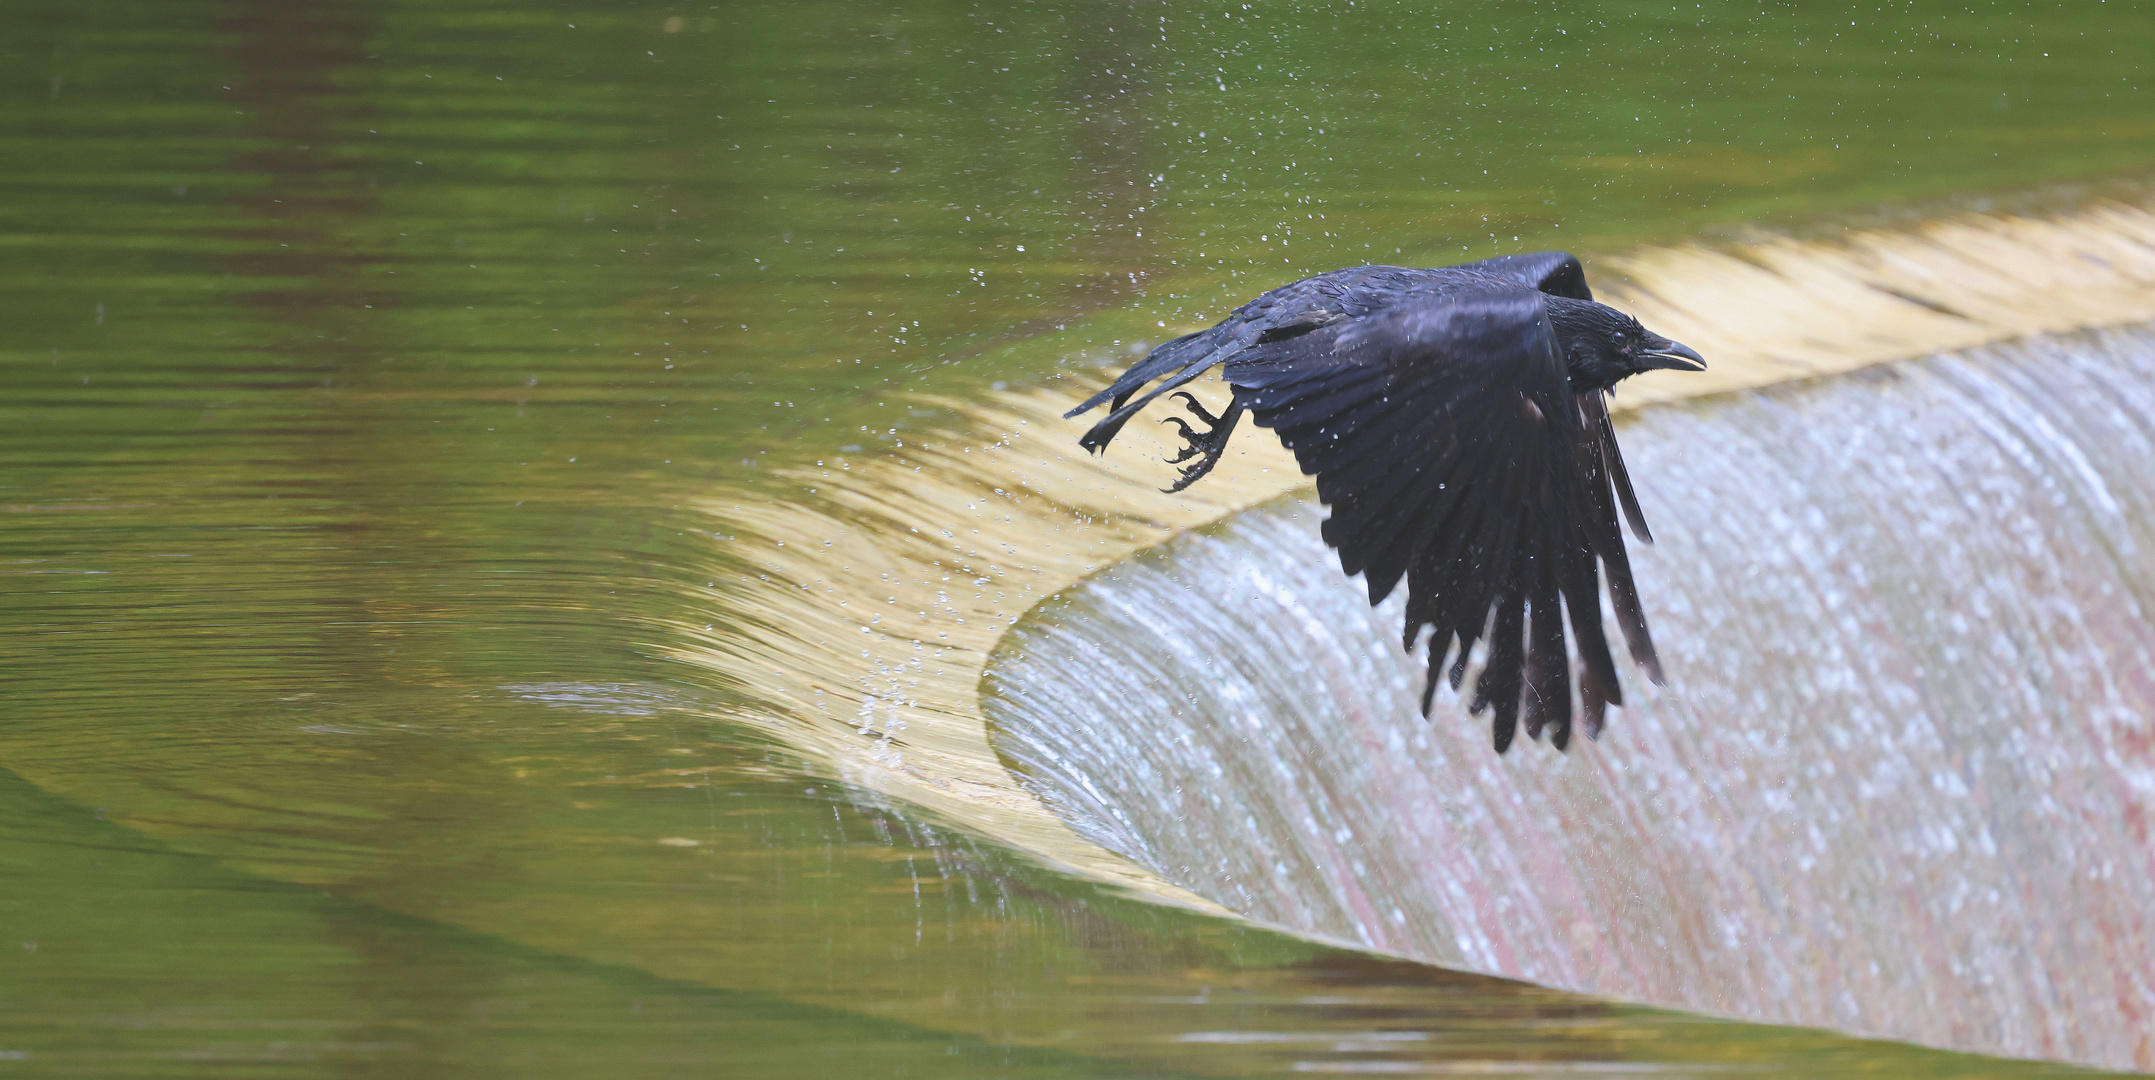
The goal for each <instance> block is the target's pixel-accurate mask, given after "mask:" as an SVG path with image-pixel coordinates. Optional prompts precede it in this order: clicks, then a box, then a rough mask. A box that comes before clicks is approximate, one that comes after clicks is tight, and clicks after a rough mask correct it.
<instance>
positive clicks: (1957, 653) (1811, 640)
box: [986, 326, 2155, 1068]
mask: <svg viewBox="0 0 2155 1080" xmlns="http://www.w3.org/2000/svg"><path fill="white" fill-rule="evenodd" d="M1249 437H1252V436H1245V438H1249ZM1621 438H1622V440H1623V444H1624V447H1625V451H1626V455H1627V457H1628V459H1629V461H1630V463H1631V466H1632V475H1633V477H1634V478H1635V479H1636V481H1637V483H1638V485H1639V494H1640V498H1641V501H1642V502H1643V503H1644V505H1645V508H1646V511H1647V515H1648V518H1649V520H1650V521H1651V523H1652V525H1653V527H1654V531H1655V535H1656V537H1657V539H1658V541H1659V542H1658V544H1657V545H1655V546H1652V547H1645V546H1643V545H1637V544H1634V547H1633V557H1634V560H1635V568H1636V573H1637V577H1638V581H1639V585H1640V588H1641V592H1642V594H1643V596H1644V598H1645V602H1646V606H1647V610H1648V614H1649V617H1650V619H1651V620H1652V623H1653V629H1654V634H1655V638H1656V640H1657V642H1658V644H1659V645H1660V651H1661V656H1662V658H1663V661H1664V663H1665V664H1666V666H1667V669H1668V684H1667V685H1666V686H1665V687H1660V688H1656V687H1653V686H1651V685H1650V684H1648V683H1647V682H1646V681H1645V679H1644V678H1643V677H1642V676H1641V675H1640V673H1639V672H1638V671H1637V669H1636V668H1634V667H1631V666H1629V665H1628V662H1623V661H1620V663H1621V664H1623V665H1624V666H1623V673H1624V678H1625V683H1626V686H1625V689H1626V695H1627V701H1628V702H1629V704H1627V705H1626V706H1625V707H1624V708H1621V709H1618V710H1614V711H1612V713H1611V716H1610V722H1609V727H1608V730H1607V731H1606V732H1605V733H1604V734H1603V735H1602V737H1601V740H1600V741H1599V742H1598V743H1583V741H1582V743H1579V744H1575V745H1574V746H1573V748H1572V750H1571V752H1570V753H1569V754H1568V755H1563V754H1558V753H1556V752H1555V751H1553V750H1552V749H1550V748H1549V747H1548V746H1547V745H1546V744H1539V743H1527V742H1525V741H1524V740H1523V739H1522V742H1521V744H1520V745H1518V746H1516V747H1515V748H1514V749H1513V750H1512V752H1511V753H1510V754H1508V755H1506V756H1504V757H1498V756H1496V755H1495V754H1493V753H1492V752H1491V750H1490V747H1489V734H1488V722H1487V718H1486V717H1471V716H1469V715H1467V714H1466V712H1465V709H1464V707H1463V704H1462V703H1461V702H1460V701H1459V700H1458V699H1457V697H1456V696H1454V695H1450V694H1448V693H1443V692H1440V694H1439V696H1438V704H1437V707H1436V709H1435V711H1434V715H1433V717H1432V719H1430V720H1428V721H1424V720H1423V719H1422V718H1421V717H1420V716H1419V715H1417V709H1416V697H1417V694H1418V693H1419V690H1420V684H1421V679H1422V674H1423V673H1422V662H1423V661H1422V659H1421V657H1420V656H1419V655H1418V654H1417V655H1416V656H1413V657H1410V656H1407V655H1405V654H1403V653H1402V652H1401V651H1400V648H1399V645H1398V639H1397V628H1398V626H1399V622H1400V611H1399V608H1400V604H1401V601H1402V599H1403V597H1402V596H1399V595H1395V596H1394V597H1393V598H1392V599H1391V600H1390V601H1388V602H1387V603H1385V604H1384V605H1382V606H1380V607H1378V608H1375V609H1372V608H1370V607H1369V605H1368V603H1367V601H1366V597H1365V595H1364V593H1363V592H1362V588H1361V584H1360V582H1359V581H1355V580H1349V579H1347V578H1344V577H1342V576H1341V575H1340V573H1339V570H1338V563H1337V560H1336V559H1335V557H1334V556H1333V554H1332V553H1331V552H1330V551H1328V550H1327V549H1326V548H1325V547H1324V545H1323V544H1322V542H1321V541H1320V540H1319V539H1318V535H1317V523H1318V522H1319V521H1320V520H1321V519H1322V516H1323V511H1322V509H1321V508H1320V507H1317V506H1314V505H1312V504H1310V503H1307V502H1304V501H1299V500H1288V501H1282V502H1276V503H1272V504H1268V505H1267V506H1265V507H1262V508H1259V509H1256V510H1252V511H1247V512H1244V513H1242V514H1239V515H1236V516H1234V517H1231V518H1229V519H1227V520H1225V521H1223V522H1222V523H1220V524H1218V525H1215V526H1213V527H1211V528H1208V529H1205V530H1202V531H1199V532H1195V533H1186V534H1183V535H1181V536H1178V537H1177V538H1175V539H1174V540H1172V541H1170V542H1168V543H1166V544H1164V545H1162V546H1161V547H1159V548H1156V549H1154V550H1152V551H1149V552H1147V553H1146V554H1144V555H1142V556H1140V557H1137V558H1134V559H1130V560H1127V561H1124V562H1122V563H1120V564H1118V565H1116V566H1113V567H1111V568H1109V569H1107V570H1105V571H1103V572H1101V573H1099V574H1097V575H1095V576H1094V577H1092V578H1090V579H1088V580H1086V581H1085V582H1084V583H1083V584H1081V585H1080V586H1078V587H1076V588H1073V589H1071V590H1068V591H1066V592H1065V593H1064V594H1062V595H1061V596H1059V597H1057V598H1056V599H1054V600H1051V601H1049V602H1047V603H1045V604H1043V605H1041V606H1040V607H1039V608H1037V609H1035V610H1034V611H1033V612H1032V613H1031V614H1030V615H1029V616H1028V617H1027V618H1026V620H1025V621H1024V622H1023V623H1021V624H1020V625H1019V626H1018V627H1017V628H1016V629H1015V630H1013V631H1012V633H1010V634H1009V635H1008V636H1006V637H1005V638H1004V640H1003V641H1002V643H1001V645H1000V646H999V648H998V650H997V652H996V654H995V657H994V659H993V661H992V663H991V664H990V665H989V669H988V673H987V676H986V688H987V690H988V691H989V692H988V694H987V695H986V696H987V698H988V700H987V702H986V709H987V712H988V715H989V718H990V720H991V722H992V725H993V726H992V729H991V739H992V741H993V743H994V745H995V748H996V750H997V752H998V753H999V754H1000V755H1001V756H1002V757H1003V759H1004V761H1005V763H1006V764H1007V765H1009V766H1010V767H1011V768H1012V769H1013V771H1015V772H1017V773H1018V774H1019V775H1020V776H1021V777H1022V778H1023V780H1024V782H1025V783H1026V784H1027V785H1028V786H1029V787H1031V788H1032V789H1033V790H1034V791H1035V792H1036V793H1037V794H1039V795H1040V796H1041V797H1042V798H1043V799H1044V800H1045V801H1047V802H1048V803H1049V805H1051V806H1052V807H1054V808H1055V810H1056V811H1057V812H1058V813H1059V814H1060V815H1061V816H1062V817H1063V818H1064V819H1065V820H1066V821H1068V822H1069V823H1070V824H1071V826H1072V827H1073V828H1075V829H1076V830H1077V831H1078V832H1079V833H1081V834H1083V835H1084V836H1086V837H1087V838H1089V839H1091V840H1093V841H1095V842H1097V843H1099V844H1100V845H1102V846H1104V847H1107V848H1109V849H1110V850H1113V851H1115V852H1118V853H1121V854H1122V855H1124V856H1126V857H1128V858H1130V859H1132V860H1133V861H1135V862H1137V863H1139V864H1141V865H1142V866H1144V867H1146V868H1149V869H1150V870H1152V871H1154V872H1155V873H1157V874H1159V875H1161V876H1162V877H1164V878H1166V879H1167V880H1169V881H1171V882H1173V883H1175V884H1177V885H1180V886H1182V887H1184V888H1186V889H1188V890H1190V891H1191V892H1193V893H1196V894H1198V895H1201V896H1204V897H1207V898H1209V899H1211V900H1214V901H1217V902H1219V903H1221V904H1224V905H1226V906H1228V907H1231V908H1233V909H1235V910H1237V911H1240V912H1242V913H1245V914H1247V915H1248V916H1250V917H1252V918H1254V919H1258V920H1261V921H1264V922H1269V923H1274V924H1278V925H1281V926H1284V927H1288V928H1290V929H1292V930H1294V931H1296V932H1299V933H1303V934H1308V935H1314V936H1319V937H1325V938H1332V939H1339V940H1344V941H1348V942H1354V943H1359V944H1361V945H1363V946H1365V947H1368V948H1371V949H1375V950H1379V951H1383V952H1387V953H1392V954H1397V955H1401V956H1407V957H1412V958H1416V959H1420V960H1424V961H1428V962H1432V963H1436V964H1441V965H1447V966H1454V967H1463V968H1468V969H1472V970H1476V971H1484V972H1491V973H1496V974H1502V975H1507V976H1514V977H1518V978H1523V979H1529V980H1533V981H1535V982H1539V983H1544V984H1548V985H1552V986H1558V987H1564V988H1568V989H1576V990H1582V991H1588V992H1592V993H1596V994H1603V995H1609V996H1613V997H1618V998H1624V999H1631V1000H1638V1001H1647V1002H1654V1003H1664V1004H1669V1005H1675V1006H1680V1007H1684V1008H1690V1009H1697V1010H1703V1011H1709V1012H1715V1013H1721V1014H1728V1015H1737V1016H1743V1017H1747V1018H1755V1019H1762V1020H1768V1021H1774V1022H1781V1023H1793V1024H1805V1025H1819V1026H1828V1027H1833V1028H1837V1029H1841V1030H1844V1031H1853V1032H1862V1033H1871V1034H1878V1035H1885V1036H1890V1037H1894V1038H1901V1039H1908V1040H1914V1041H1919V1042H1925V1043H1930V1044H1934V1045H1940V1046H1949V1047H1954V1048H1958V1049H1969V1050H1981V1051H1988V1052H1994V1053H2004V1054H2012V1055H2026V1056H2040V1057H2046V1058H2057V1059H2064V1060H2071V1061H2079V1062H2086V1063H2091V1064H2100V1065H2108V1066H2112V1067H2130V1066H2135V1065H2137V1066H2139V1067H2142V1068H2148V1067H2155V1041H2151V1040H2155V1036H2151V1035H2150V1032H2151V1031H2155V898H2151V896H2150V886H2151V883H2155V844H2151V841H2150V836H2149V820H2150V810H2151V808H2155V672H2151V668H2150V656H2151V652H2155V620H2151V617H2150V615H2151V612H2155V531H2151V530H2155V330H2151V329H2150V328H2149V327H2145V326H2143V327H2136V328H2128V329H2119V330H2109V331H2091V332H2081V333H2072V334H2064V335H2057V336H2045V337H2036V338H2032V339H2027V340H2023V341H2020V342H2016V343H2011V344H2002V345H1993V346H1988V347H1983V348H1977V349H1974V350H1971V351H1966V352H1960V353H1954V354H1949V355H1936V356H1931V357H1929V358H1926V359H1921V360H1913V361H1907V362H1902V363H1897V364H1890V365H1884V366H1880V367H1875V368H1871V369H1867V370H1864V371H1861V372H1856V373H1853V374H1850V375H1845V376H1840V377H1835V378H1830V379H1822V380H1817V381H1813V382H1809V383H1802V384H1795V385H1784V386H1780V387H1776V388H1772V389H1766V390H1759V391H1746V392H1742V393H1739V394H1733V395H1727V396H1722V397H1718V398H1714V399H1711V400H1705V401H1697V402H1690V403H1682V404H1673V405H1661V406H1655V407H1651V408H1648V409H1645V410H1642V411H1640V412H1637V413H1634V414H1632V415H1631V417H1630V418H1629V420H1628V421H1627V422H1626V423H1625V424H1624V426H1623V428H1622V431H1621ZM1612 634H1613V630H1612Z"/></svg>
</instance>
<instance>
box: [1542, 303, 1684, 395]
mask: <svg viewBox="0 0 2155 1080" xmlns="http://www.w3.org/2000/svg"><path fill="white" fill-rule="evenodd" d="M1547 304H1548V307H1549V322H1550V324H1551V325H1552V326H1554V327H1555V329H1556V340H1557V347H1558V348H1560V349H1562V350H1563V352H1564V363H1565V364H1566V365H1567V366H1568V367H1569V368H1570V369H1571V388H1572V390H1574V391H1575V392H1578V393H1582V394H1583V393H1586V392H1587V391H1590V390H1606V389H1608V388H1609V387H1611V386H1614V385H1616V384H1617V383H1618V382H1620V381H1622V380H1624V379H1628V378H1630V377H1632V376H1633V375H1637V374H1638V373H1640V372H1642V371H1652V370H1654V369H1655V368H1668V369H1670V370H1672V371H1704V370H1706V358H1705V357H1702V356H1700V355H1699V354H1697V353H1695V352H1692V351H1691V350H1690V349H1689V348H1686V347H1685V346H1682V345H1679V344H1677V343H1675V342H1673V341H1670V340H1669V339H1667V338H1665V337H1662V336H1661V335H1659V334H1656V333H1653V332H1652V331H1649V330H1648V329H1646V328H1645V327H1643V326H1640V325H1639V320H1637V319H1634V318H1632V317H1631V316H1629V315H1626V314H1624V313H1623V312H1621V311H1618V310H1616V309H1615V308H1613V307H1610V306H1608V305H1607V304H1597V303H1595V302H1593V301H1592V300H1571V299H1567V298H1564V297H1561V296H1552V297H1549V298H1548V300H1547Z"/></svg>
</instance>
